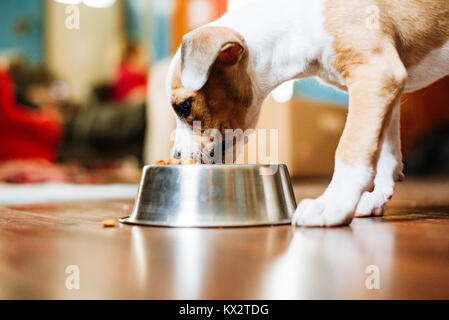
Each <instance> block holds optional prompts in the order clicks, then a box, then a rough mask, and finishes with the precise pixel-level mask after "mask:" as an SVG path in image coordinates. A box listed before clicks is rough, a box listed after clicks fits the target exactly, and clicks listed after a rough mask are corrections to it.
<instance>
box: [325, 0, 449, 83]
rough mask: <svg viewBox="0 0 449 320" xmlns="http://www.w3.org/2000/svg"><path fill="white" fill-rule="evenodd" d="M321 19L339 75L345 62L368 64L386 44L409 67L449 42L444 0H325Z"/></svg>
mask: <svg viewBox="0 0 449 320" xmlns="http://www.w3.org/2000/svg"><path fill="white" fill-rule="evenodd" d="M373 15H374V16H373ZM370 18H372V19H378V20H377V21H374V22H372V21H371V20H370ZM325 21H326V22H325V29H326V30H327V31H328V32H329V33H330V34H331V35H332V36H333V38H334V49H335V54H336V56H335V60H334V62H333V66H334V68H335V69H336V70H337V71H338V72H340V74H341V75H342V77H343V78H346V77H347V76H349V74H348V70H347V68H348V66H349V65H354V64H363V63H367V62H368V61H369V60H370V59H371V57H372V56H373V55H374V56H376V55H382V53H383V47H384V46H385V45H389V44H392V45H393V46H394V47H395V48H396V50H397V51H398V54H399V56H400V58H401V61H402V62H403V63H404V65H405V67H406V68H409V67H410V66H413V65H416V64H418V63H419V62H420V61H421V60H422V59H423V58H424V57H425V56H426V55H427V54H428V53H429V52H430V51H432V50H433V49H436V48H439V47H441V46H442V45H443V44H444V43H446V42H447V41H448V40H449V1H447V0H395V1H391V0H345V1H342V0H327V1H326V9H325Z"/></svg>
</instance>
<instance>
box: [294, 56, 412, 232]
mask: <svg viewBox="0 0 449 320" xmlns="http://www.w3.org/2000/svg"><path fill="white" fill-rule="evenodd" d="M348 71H349V72H348V74H349V76H348V77H347V78H346V83H347V86H348V92H349V113H348V118H347V121H346V126H345V129H344V131H343V135H342V137H341V139H340V143H339V145H338V148H337V152H336V156H335V169H334V175H333V177H332V181H331V183H330V184H329V186H328V188H327V189H326V191H325V192H324V193H323V194H322V195H321V196H320V197H318V198H317V199H314V200H311V199H306V200H303V201H302V202H301V203H300V204H299V206H298V208H297V209H296V212H295V214H294V216H293V219H292V224H294V225H299V226H321V227H323V226H338V225H346V224H349V223H350V222H351V221H352V219H353V218H354V212H355V209H356V206H357V204H358V202H359V200H360V197H361V195H362V193H363V192H365V191H371V190H372V189H373V187H374V185H373V180H374V176H375V174H376V166H375V165H376V163H377V160H378V158H379V153H380V146H381V142H382V139H383V136H384V131H385V129H386V128H387V127H388V124H389V122H390V119H391V116H392V111H393V108H394V106H395V105H396V104H397V103H399V99H400V96H401V94H402V91H403V88H404V85H405V81H406V78H407V73H406V70H405V67H404V66H403V64H402V62H401V61H400V60H399V57H397V58H396V59H393V58H392V57H391V56H390V57H388V59H379V60H378V62H377V63H372V64H370V65H358V66H355V67H352V68H351V69H349V70H348Z"/></svg>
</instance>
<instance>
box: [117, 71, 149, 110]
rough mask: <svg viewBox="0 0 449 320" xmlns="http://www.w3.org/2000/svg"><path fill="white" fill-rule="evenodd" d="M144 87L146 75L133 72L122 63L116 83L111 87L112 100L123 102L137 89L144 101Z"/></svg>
mask: <svg viewBox="0 0 449 320" xmlns="http://www.w3.org/2000/svg"><path fill="white" fill-rule="evenodd" d="M146 85H147V75H146V73H142V72H138V71H135V70H134V69H133V68H131V67H130V66H128V64H126V63H123V64H122V65H121V66H120V68H119V70H118V74H117V81H116V83H115V84H114V86H113V92H112V98H113V99H114V100H115V101H124V100H126V99H127V98H129V96H130V95H131V94H132V93H133V91H134V90H136V89H137V90H140V91H139V94H141V96H142V99H144V98H145V94H146ZM134 92H135V91H134Z"/></svg>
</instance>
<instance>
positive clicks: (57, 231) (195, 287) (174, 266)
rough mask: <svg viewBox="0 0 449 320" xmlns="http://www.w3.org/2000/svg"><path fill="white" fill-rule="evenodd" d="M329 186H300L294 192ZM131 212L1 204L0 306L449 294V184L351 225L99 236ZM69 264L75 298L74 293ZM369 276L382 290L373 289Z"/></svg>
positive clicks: (414, 186)
mask: <svg viewBox="0 0 449 320" xmlns="http://www.w3.org/2000/svg"><path fill="white" fill-rule="evenodd" d="M324 187H325V183H322V182H313V181H310V182H303V183H300V184H296V187H295V192H296V195H297V197H298V199H301V198H304V197H312V196H316V195H318V194H319V193H320V192H321V191H322V190H323V189H324ZM23 196H26V195H23ZM132 205H133V203H132V201H131V200H130V201H94V202H77V203H67V204H48V205H34V206H22V207H17V206H16V207H0V298H2V299H17V298H19V299H21V298H25V299H34V298H38V299H79V298H87V299H309V298H312V299H347V298H349V299H407V298H418V299H421V298H425V299H427V298H437V299H441V298H445V299H448V298H449V180H439V181H435V180H433V181H420V180H409V181H406V182H404V183H402V184H401V185H399V186H398V188H397V194H396V195H395V198H394V200H393V202H392V203H391V205H390V207H389V209H388V211H387V216H386V217H383V218H364V219H356V220H354V222H353V223H352V225H351V226H350V227H344V228H331V229H304V228H293V227H290V226H281V227H263V228H235V229H169V228H150V227H138V226H129V225H118V226H117V227H115V228H112V229H104V228H102V226H101V221H102V220H105V219H109V218H118V217H121V216H125V215H128V213H129V212H130V210H131V209H132ZM70 265H75V266H78V267H79V270H80V289H79V290H68V289H67V288H66V279H67V277H69V276H70V274H66V268H67V267H68V266H70ZM372 265H373V266H375V267H374V269H369V268H368V267H369V266H372ZM367 268H368V271H369V273H368V274H367V273H366V270H367ZM373 270H378V271H379V289H372V290H369V289H367V287H366V279H367V277H369V276H372V275H373V272H374V273H375V272H376V271H373ZM370 283H373V282H370Z"/></svg>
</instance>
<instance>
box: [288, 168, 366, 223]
mask: <svg viewBox="0 0 449 320" xmlns="http://www.w3.org/2000/svg"><path fill="white" fill-rule="evenodd" d="M372 174H373V172H372V170H371V169H370V168H368V167H364V166H359V167H352V166H348V165H346V164H344V163H343V162H341V161H339V160H336V161H335V169H334V175H333V177H332V181H331V183H330V184H329V186H328V187H327V189H326V191H325V192H324V193H323V194H322V195H321V196H320V197H318V198H316V199H314V200H312V199H306V200H303V201H301V203H300V204H299V206H298V208H297V209H296V212H295V214H294V216H293V218H292V224H293V225H299V226H311V227H323V226H336V225H342V224H347V223H349V222H350V221H351V220H352V219H353V217H354V209H355V207H356V205H357V202H358V201H359V199H360V196H361V193H362V191H363V190H365V188H366V187H367V186H368V185H369V184H370V182H371V181H372Z"/></svg>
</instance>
